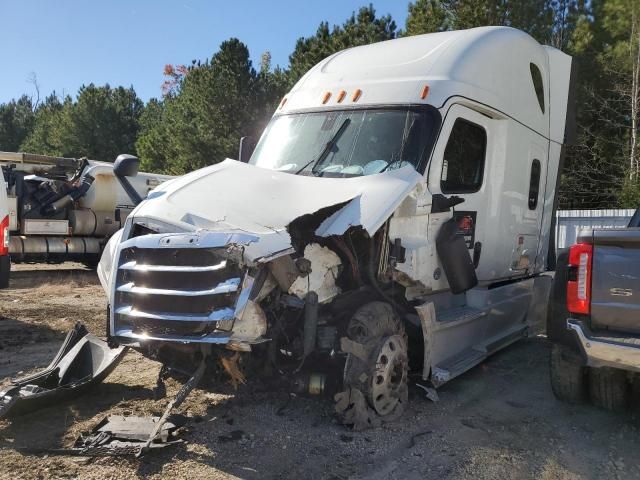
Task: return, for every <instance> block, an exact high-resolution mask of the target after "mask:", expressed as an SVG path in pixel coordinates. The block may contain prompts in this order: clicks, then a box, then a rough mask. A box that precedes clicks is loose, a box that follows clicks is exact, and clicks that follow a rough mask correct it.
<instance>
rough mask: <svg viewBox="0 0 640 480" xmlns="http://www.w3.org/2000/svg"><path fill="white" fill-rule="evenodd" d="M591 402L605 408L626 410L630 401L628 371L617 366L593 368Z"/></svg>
mask: <svg viewBox="0 0 640 480" xmlns="http://www.w3.org/2000/svg"><path fill="white" fill-rule="evenodd" d="M589 395H590V397H591V402H592V403H593V404H594V405H595V406H596V407H600V408H604V409H605V410H611V411H614V412H619V411H622V410H625V409H626V407H627V406H628V402H629V385H628V383H627V373H626V372H625V371H624V370H618V369H616V368H607V367H602V368H591V369H590V371H589Z"/></svg>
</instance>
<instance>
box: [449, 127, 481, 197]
mask: <svg viewBox="0 0 640 480" xmlns="http://www.w3.org/2000/svg"><path fill="white" fill-rule="evenodd" d="M486 149H487V133H486V132H485V130H484V128H482V127H481V126H479V125H476V124H475V123H471V122H469V121H467V120H464V119H462V118H459V119H457V120H456V122H455V123H454V124H453V128H452V129H451V134H450V136H449V141H448V142H447V147H446V148H445V150H444V161H443V165H442V176H441V177H440V188H441V189H442V193H472V192H477V191H478V190H480V187H481V186H482V175H483V173H484V158H485V152H486Z"/></svg>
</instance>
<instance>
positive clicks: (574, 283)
mask: <svg viewBox="0 0 640 480" xmlns="http://www.w3.org/2000/svg"><path fill="white" fill-rule="evenodd" d="M592 265H593V245H590V244H588V243H577V244H575V245H572V246H571V248H570V249H569V275H568V279H569V281H568V282H567V310H569V312H571V313H581V314H584V315H588V314H589V313H590V312H591V266H592Z"/></svg>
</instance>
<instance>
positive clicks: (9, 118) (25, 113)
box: [0, 95, 35, 152]
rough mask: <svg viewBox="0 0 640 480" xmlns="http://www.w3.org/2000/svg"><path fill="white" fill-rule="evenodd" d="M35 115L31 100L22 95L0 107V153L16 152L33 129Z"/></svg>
mask: <svg viewBox="0 0 640 480" xmlns="http://www.w3.org/2000/svg"><path fill="white" fill-rule="evenodd" d="M34 121H35V115H34V113H33V104H32V102H31V98H29V97H27V96H26V95H23V96H22V97H20V98H19V99H18V100H11V101H10V102H8V103H5V104H1V105H0V151H8V152H12V151H16V150H17V149H18V148H19V147H20V144H21V143H22V142H23V140H24V139H25V138H26V137H27V135H28V134H29V132H30V131H31V130H32V129H33V124H34Z"/></svg>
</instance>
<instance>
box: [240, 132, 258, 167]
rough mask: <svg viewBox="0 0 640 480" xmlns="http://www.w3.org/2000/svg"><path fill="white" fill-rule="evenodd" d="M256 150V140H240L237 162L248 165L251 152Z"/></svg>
mask: <svg viewBox="0 0 640 480" xmlns="http://www.w3.org/2000/svg"><path fill="white" fill-rule="evenodd" d="M255 148H256V140H255V138H253V137H242V138H241V139H240V150H239V151H238V160H239V161H241V162H242V163H248V162H249V159H250V158H251V155H252V154H253V151H254V150H255Z"/></svg>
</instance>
